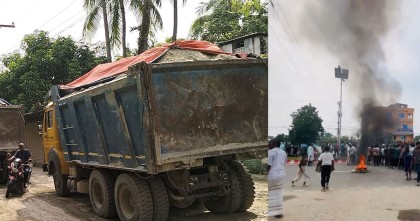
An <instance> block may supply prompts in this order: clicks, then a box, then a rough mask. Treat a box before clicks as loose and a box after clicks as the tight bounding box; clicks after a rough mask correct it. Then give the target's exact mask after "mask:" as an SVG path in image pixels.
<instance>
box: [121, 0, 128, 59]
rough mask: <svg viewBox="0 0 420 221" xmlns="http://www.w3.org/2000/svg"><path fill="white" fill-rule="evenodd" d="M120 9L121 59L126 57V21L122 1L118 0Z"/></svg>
mask: <svg viewBox="0 0 420 221" xmlns="http://www.w3.org/2000/svg"><path fill="white" fill-rule="evenodd" d="M120 8H121V18H122V19H121V20H122V37H121V38H122V39H121V43H122V54H123V58H125V57H127V44H126V28H127V27H126V25H127V24H126V21H125V8H124V0H120Z"/></svg>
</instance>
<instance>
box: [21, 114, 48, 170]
mask: <svg viewBox="0 0 420 221" xmlns="http://www.w3.org/2000/svg"><path fill="white" fill-rule="evenodd" d="M25 135H26V147H27V148H28V149H29V151H31V155H32V160H33V161H34V162H37V163H43V162H44V151H43V146H42V138H41V136H39V134H38V125H37V123H36V122H34V123H26V127H25Z"/></svg>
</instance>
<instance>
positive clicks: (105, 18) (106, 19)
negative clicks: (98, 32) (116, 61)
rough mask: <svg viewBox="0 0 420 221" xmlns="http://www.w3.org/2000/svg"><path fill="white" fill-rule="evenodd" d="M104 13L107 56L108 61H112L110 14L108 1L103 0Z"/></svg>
mask: <svg viewBox="0 0 420 221" xmlns="http://www.w3.org/2000/svg"><path fill="white" fill-rule="evenodd" d="M101 6H102V13H103V16H104V28H105V44H106V57H107V58H108V61H111V59H112V58H111V42H110V40H109V25H108V15H107V12H106V2H105V0H101Z"/></svg>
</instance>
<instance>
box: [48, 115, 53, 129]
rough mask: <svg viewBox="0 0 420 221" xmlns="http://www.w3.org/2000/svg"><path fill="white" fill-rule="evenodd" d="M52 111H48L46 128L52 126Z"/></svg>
mask: <svg viewBox="0 0 420 221" xmlns="http://www.w3.org/2000/svg"><path fill="white" fill-rule="evenodd" d="M52 113H53V112H52V111H48V115H47V121H48V128H52V126H53V125H52V124H53V116H52Z"/></svg>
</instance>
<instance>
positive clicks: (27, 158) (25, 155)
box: [9, 143, 32, 187]
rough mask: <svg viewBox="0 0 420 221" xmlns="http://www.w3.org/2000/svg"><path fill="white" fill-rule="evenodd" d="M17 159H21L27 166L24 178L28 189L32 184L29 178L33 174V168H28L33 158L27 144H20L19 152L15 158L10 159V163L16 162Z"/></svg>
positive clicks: (24, 169)
mask: <svg viewBox="0 0 420 221" xmlns="http://www.w3.org/2000/svg"><path fill="white" fill-rule="evenodd" d="M15 158H19V159H21V160H22V162H23V163H24V164H26V165H27V166H25V167H24V168H23V176H24V180H25V187H26V184H30V182H29V176H30V173H31V168H30V167H29V166H28V164H29V162H31V161H32V158H31V152H30V151H29V150H28V149H26V148H25V144H23V143H20V144H19V150H18V151H16V153H15V154H14V155H13V157H12V158H10V159H9V160H10V162H11V161H12V160H14V159H15Z"/></svg>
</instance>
